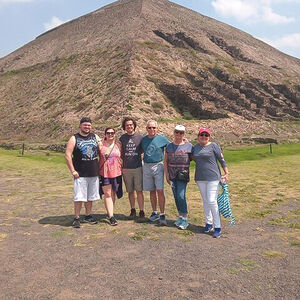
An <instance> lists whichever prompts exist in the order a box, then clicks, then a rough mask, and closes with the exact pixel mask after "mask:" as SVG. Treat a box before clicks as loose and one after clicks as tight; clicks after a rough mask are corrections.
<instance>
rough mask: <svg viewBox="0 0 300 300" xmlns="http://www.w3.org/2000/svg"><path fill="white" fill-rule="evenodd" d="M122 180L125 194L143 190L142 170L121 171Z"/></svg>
mask: <svg viewBox="0 0 300 300" xmlns="http://www.w3.org/2000/svg"><path fill="white" fill-rule="evenodd" d="M122 172H123V179H124V183H125V186H126V191H127V193H131V192H133V191H137V192H141V191H142V190H143V168H142V167H140V168H136V169H123V171H122Z"/></svg>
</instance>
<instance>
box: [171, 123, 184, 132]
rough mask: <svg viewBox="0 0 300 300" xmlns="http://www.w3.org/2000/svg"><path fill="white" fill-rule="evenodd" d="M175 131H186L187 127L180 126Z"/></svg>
mask: <svg viewBox="0 0 300 300" xmlns="http://www.w3.org/2000/svg"><path fill="white" fill-rule="evenodd" d="M174 130H178V131H185V127H184V126H183V125H181V124H178V125H176V126H175V128H174Z"/></svg>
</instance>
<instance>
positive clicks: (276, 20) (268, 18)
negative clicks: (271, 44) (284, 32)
mask: <svg viewBox="0 0 300 300" xmlns="http://www.w3.org/2000/svg"><path fill="white" fill-rule="evenodd" d="M262 18H263V20H264V21H265V22H267V23H271V24H287V23H291V22H294V21H295V19H294V18H288V17H286V16H281V15H278V14H276V13H274V12H273V11H272V8H271V7H263V9H262Z"/></svg>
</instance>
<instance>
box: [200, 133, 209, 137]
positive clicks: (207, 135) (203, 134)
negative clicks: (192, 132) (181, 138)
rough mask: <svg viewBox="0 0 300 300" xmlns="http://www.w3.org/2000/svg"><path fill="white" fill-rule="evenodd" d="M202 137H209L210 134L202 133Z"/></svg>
mask: <svg viewBox="0 0 300 300" xmlns="http://www.w3.org/2000/svg"><path fill="white" fill-rule="evenodd" d="M199 135H200V136H205V137H209V134H208V133H201V134H199Z"/></svg>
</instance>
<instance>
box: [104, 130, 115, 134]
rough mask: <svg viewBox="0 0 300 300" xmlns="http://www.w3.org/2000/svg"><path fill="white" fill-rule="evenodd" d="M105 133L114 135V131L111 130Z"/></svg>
mask: <svg viewBox="0 0 300 300" xmlns="http://www.w3.org/2000/svg"><path fill="white" fill-rule="evenodd" d="M106 134H108V135H114V134H115V133H114V132H112V131H107V132H106Z"/></svg>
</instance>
